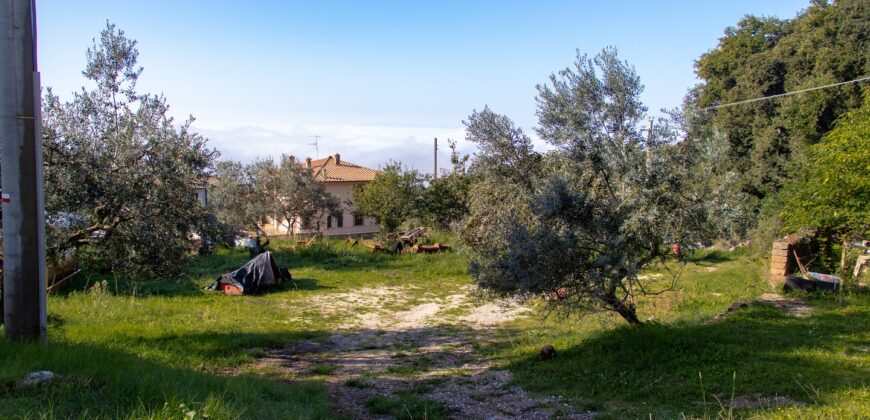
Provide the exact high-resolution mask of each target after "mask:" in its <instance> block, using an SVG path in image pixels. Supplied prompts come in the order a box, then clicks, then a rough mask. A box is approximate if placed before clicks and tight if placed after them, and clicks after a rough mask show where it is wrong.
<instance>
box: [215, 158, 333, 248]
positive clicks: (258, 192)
mask: <svg viewBox="0 0 870 420" xmlns="http://www.w3.org/2000/svg"><path fill="white" fill-rule="evenodd" d="M214 178H215V182H214V185H213V186H212V189H211V200H212V206H213V207H214V209H215V212H216V214H217V216H218V218H219V220H221V222H223V223H226V224H227V225H229V226H232V227H234V228H236V229H239V230H251V231H255V232H257V233H258V234H265V231H264V230H263V227H264V224H265V223H266V222H269V221H276V220H277V221H278V222H280V223H282V224H284V226H285V227H290V226H293V225H294V224H296V223H301V222H302V221H310V222H312V227H315V228H318V229H319V228H320V226H319V223H320V220H321V219H323V216H325V215H327V214H334V213H336V212H337V211H339V209H340V208H341V205H342V203H341V202H340V201H339V199H338V198H337V197H335V196H333V195H331V194H329V193H327V192H326V190H325V188H324V186H323V184H322V183H321V182H319V181H318V180H317V179H315V178H314V176H313V175H312V173H311V170H310V169H308V168H303V167H302V166H301V165H299V164H298V163H296V161H295V160H294V159H292V158H290V157H289V156H282V157H281V159H280V161H278V162H276V161H275V160H273V159H272V158H267V159H259V160H256V161H254V162H253V163H250V164H247V165H244V164H241V163H239V162H234V161H222V162H218V164H217V165H216V167H215V172H214Z"/></svg>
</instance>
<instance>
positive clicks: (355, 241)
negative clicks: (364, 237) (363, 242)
mask: <svg viewBox="0 0 870 420" xmlns="http://www.w3.org/2000/svg"><path fill="white" fill-rule="evenodd" d="M344 243H346V244H348V245H350V247H351V248H353V247H355V246H357V245H359V240H358V239H354V238H351V237H350V236H348V237H347V238H346V239H345V240H344Z"/></svg>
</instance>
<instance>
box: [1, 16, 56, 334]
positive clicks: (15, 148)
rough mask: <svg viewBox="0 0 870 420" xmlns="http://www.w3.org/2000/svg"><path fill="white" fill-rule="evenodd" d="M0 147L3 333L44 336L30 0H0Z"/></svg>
mask: <svg viewBox="0 0 870 420" xmlns="http://www.w3.org/2000/svg"><path fill="white" fill-rule="evenodd" d="M0 4H2V7H0V149H2V151H3V153H2V155H3V156H2V177H0V180H2V190H3V193H2V194H3V200H2V201H3V248H4V256H3V276H4V284H3V298H4V318H3V319H4V323H5V329H6V337H7V338H9V339H10V340H45V338H46V331H45V326H46V316H45V217H44V201H43V189H42V176H43V173H42V132H41V131H42V130H41V128H42V127H41V125H42V121H41V116H40V102H41V100H40V96H41V92H40V86H39V73H38V71H37V63H36V6H35V2H34V1H33V0H0Z"/></svg>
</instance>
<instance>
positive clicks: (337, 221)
mask: <svg viewBox="0 0 870 420" xmlns="http://www.w3.org/2000/svg"><path fill="white" fill-rule="evenodd" d="M342 216H343V215H342V214H341V213H337V214H333V215H332V216H329V217H327V218H326V228H327V229H332V227H333V226H335V227H338V228H340V227H344V217H342Z"/></svg>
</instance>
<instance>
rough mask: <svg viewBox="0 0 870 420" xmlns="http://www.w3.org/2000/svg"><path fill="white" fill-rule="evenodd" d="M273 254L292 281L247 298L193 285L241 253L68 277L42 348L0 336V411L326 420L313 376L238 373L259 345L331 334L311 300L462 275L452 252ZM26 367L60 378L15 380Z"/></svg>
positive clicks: (323, 397)
mask: <svg viewBox="0 0 870 420" xmlns="http://www.w3.org/2000/svg"><path fill="white" fill-rule="evenodd" d="M273 251H274V253H275V257H276V260H277V263H278V264H279V265H280V266H288V267H290V270H291V273H292V274H293V277H294V279H295V280H296V281H295V286H294V285H291V284H286V285H284V286H283V287H282V288H281V289H280V290H276V291H272V292H268V293H263V294H260V295H257V296H224V295H221V294H216V293H213V292H207V291H203V290H202V287H203V286H205V285H207V284H209V283H210V282H211V281H213V280H214V279H215V278H216V277H217V276H219V275H220V274H221V273H224V272H227V271H231V270H234V269H236V268H238V267H239V266H240V265H242V264H243V263H244V262H245V261H247V260H248V258H249V256H248V254H247V252H245V251H244V250H228V249H221V250H218V251H217V253H216V254H214V255H210V256H204V257H197V258H195V259H194V262H193V264H192V266H191V267H190V269H189V273H190V275H189V276H188V277H186V278H183V279H177V280H171V281H151V282H135V281H132V280H129V279H115V278H105V277H91V278H88V277H87V276H83V277H82V278H79V279H77V280H76V282H77V283H74V284H72V285H71V287H70V288H69V289H68V291H67V292H65V293H64V294H61V295H51V296H50V297H49V299H48V312H49V342H50V344H49V345H48V346H42V345H36V344H14V343H9V342H5V341H0V418H10V417H20V418H30V417H45V418H68V417H88V418H143V417H152V418H181V417H184V416H186V415H188V414H190V413H194V414H195V415H196V416H201V415H203V414H204V415H207V416H208V417H209V418H326V417H329V416H330V410H331V405H330V402H329V400H328V397H327V394H326V387H325V384H324V382H323V381H322V378H318V377H316V376H315V377H311V376H308V377H304V378H303V379H299V378H282V377H270V376H268V375H257V374H255V373H254V372H247V373H246V372H243V371H240V370H239V368H240V367H241V366H244V365H245V364H247V363H249V362H252V361H253V360H254V359H255V358H257V357H259V356H262V355H264V354H265V353H266V352H267V351H269V349H272V348H276V347H280V346H283V345H286V344H288V343H293V342H295V341H300V340H306V339H311V338H316V337H319V336H323V335H326V334H329V333H331V332H332V331H333V329H334V328H335V326H336V325H337V324H338V323H340V322H341V320H340V319H338V317H336V316H331V315H327V314H324V313H321V311H320V308H316V307H312V305H309V304H307V299H309V298H310V297H312V296H314V295H323V294H330V293H343V292H351V291H353V290H355V289H358V288H360V287H375V286H403V287H412V288H413V289H412V290H415V291H418V292H416V293H419V294H420V295H422V294H423V293H428V292H431V293H439V294H441V293H446V292H447V291H451V290H455V289H456V288H457V287H460V286H462V285H464V284H467V283H468V282H469V281H470V280H469V279H468V278H467V275H466V274H465V268H464V267H465V266H464V263H463V260H462V258H461V256H459V255H458V254H457V253H450V254H444V255H406V256H398V257H396V256H383V255H376V256H372V255H371V254H370V252H369V250H367V249H364V248H360V247H357V248H353V249H349V248H347V247H346V246H345V245H344V243H343V242H341V241H330V242H329V243H324V242H321V243H319V244H318V245H317V246H312V247H309V248H305V249H301V250H298V251H296V252H293V251H291V249H290V243H289V241H282V240H273ZM104 280H105V286H103V283H102V281H104ZM95 283H99V286H96V287H94V284H95ZM300 320H303V321H304V322H301V321H300ZM331 368H332V367H330V366H316V367H315V369H313V372H311V373H314V374H315V375H328V374H329V373H331ZM36 370H51V371H53V372H55V373H57V374H59V375H61V378H60V379H59V380H56V381H52V382H49V383H46V384H43V385H41V386H37V387H32V388H22V387H19V386H17V385H16V384H17V383H18V382H19V381H20V379H21V378H22V377H23V376H24V375H25V374H26V373H28V372H31V371H36ZM182 404H183V405H184V406H183V407H182Z"/></svg>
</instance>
